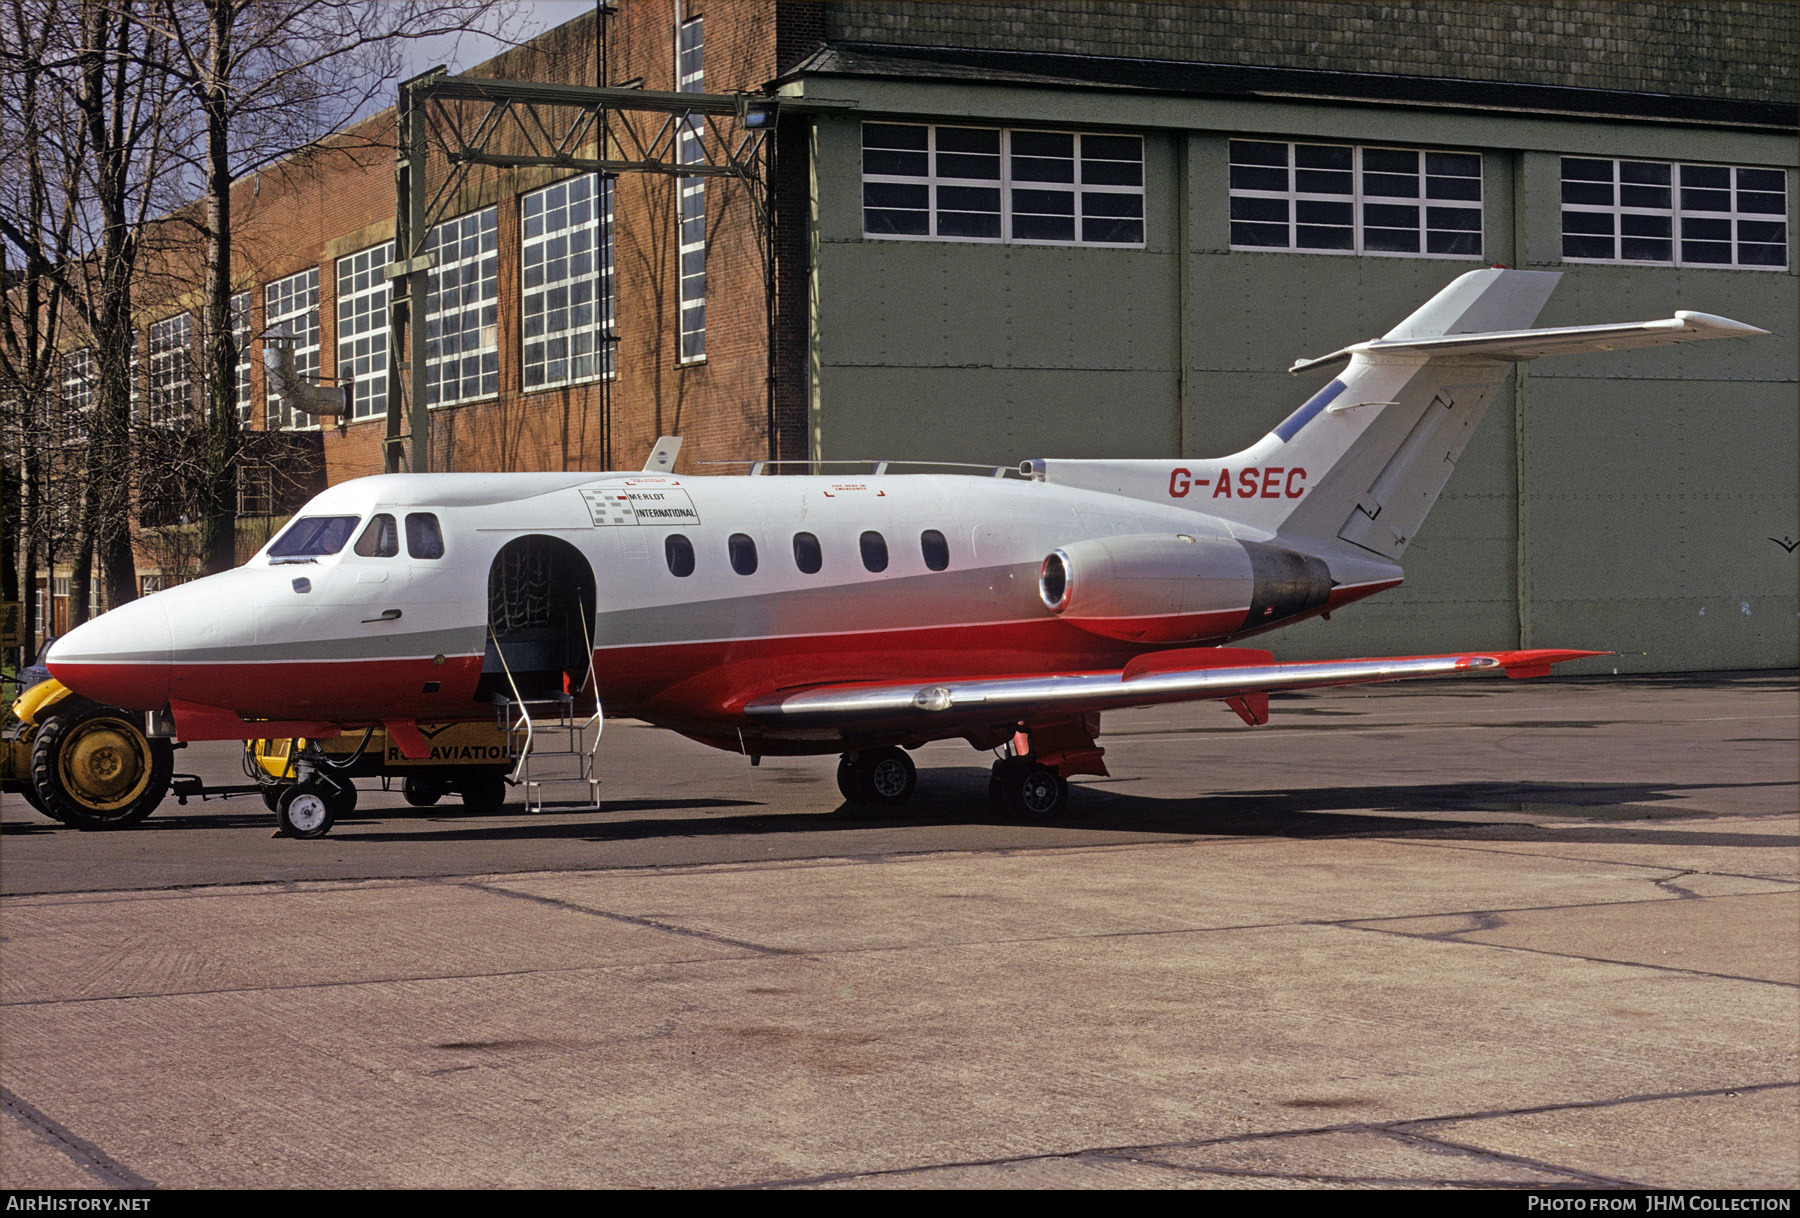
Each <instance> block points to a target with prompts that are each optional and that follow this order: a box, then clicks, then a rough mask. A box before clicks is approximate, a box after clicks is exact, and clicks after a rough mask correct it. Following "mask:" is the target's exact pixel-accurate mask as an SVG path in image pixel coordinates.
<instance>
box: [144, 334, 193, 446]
mask: <svg viewBox="0 0 1800 1218" xmlns="http://www.w3.org/2000/svg"><path fill="white" fill-rule="evenodd" d="M192 336H193V323H192V322H191V321H190V320H189V318H188V315H187V314H186V313H177V314H176V315H175V316H173V317H170V318H167V319H166V320H163V321H159V322H156V323H155V324H153V325H152V326H151V327H150V425H151V426H152V427H172V426H175V425H176V424H178V423H185V422H187V420H188V416H189V415H191V414H192V413H193V410H194V400H193V364H192V353H191V351H190V345H191V343H192Z"/></svg>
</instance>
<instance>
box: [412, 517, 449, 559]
mask: <svg viewBox="0 0 1800 1218" xmlns="http://www.w3.org/2000/svg"><path fill="white" fill-rule="evenodd" d="M406 554H407V557H409V558H442V557H443V556H444V534H443V532H442V531H441V530H439V528H438V518H437V517H436V516H434V515H432V514H431V513H430V512H408V513H407V514H406Z"/></svg>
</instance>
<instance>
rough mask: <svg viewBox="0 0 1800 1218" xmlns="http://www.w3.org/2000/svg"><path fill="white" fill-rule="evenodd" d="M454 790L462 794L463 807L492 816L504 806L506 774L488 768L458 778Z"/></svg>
mask: <svg viewBox="0 0 1800 1218" xmlns="http://www.w3.org/2000/svg"><path fill="white" fill-rule="evenodd" d="M456 790H457V793H458V794H460V795H461V796H462V801H463V807H465V808H467V809H468V810H469V811H471V812H478V813H481V814H482V815H484V816H492V815H493V814H494V813H496V812H498V811H500V809H501V808H504V807H505V806H506V776H505V775H504V774H501V773H499V772H498V771H494V770H488V771H484V772H482V773H478V774H470V775H468V776H466V777H464V778H460V779H458V780H457V783H456Z"/></svg>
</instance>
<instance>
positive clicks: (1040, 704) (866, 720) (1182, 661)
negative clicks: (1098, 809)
mask: <svg viewBox="0 0 1800 1218" xmlns="http://www.w3.org/2000/svg"><path fill="white" fill-rule="evenodd" d="M1608 654H1610V653H1608V652H1604V651H1551V650H1533V651H1473V652H1461V653H1458V654H1455V655H1438V656H1398V657H1389V658H1378V659H1355V660H1322V661H1301V662H1296V663H1283V664H1277V663H1274V662H1273V660H1272V658H1271V657H1270V655H1269V653H1268V652H1266V651H1257V650H1252V649H1249V648H1224V647H1216V648H1189V649H1183V650H1180V651H1172V652H1161V653H1156V654H1151V655H1146V656H1140V657H1138V658H1137V659H1136V660H1133V661H1132V662H1131V663H1130V664H1127V665H1126V666H1125V667H1124V668H1123V669H1119V670H1116V671H1110V672H1082V673H1070V674H1056V673H1045V674H1042V675H1025V676H1010V677H978V678H971V679H968V680H951V681H941V682H929V681H928V682H919V681H905V682H902V681H886V682H880V683H871V684H839V685H823V686H813V687H809V688H803V689H794V690H784V691H777V692H775V693H773V694H770V695H768V696H765V697H762V698H758V699H756V700H754V701H752V702H751V703H749V704H748V705H747V706H745V707H744V713H745V714H746V715H748V716H749V717H750V718H752V719H755V720H758V721H759V722H762V723H767V724H769V725H770V726H776V725H779V726H782V727H833V728H838V729H844V730H855V731H867V730H874V729H881V730H900V731H905V730H909V729H915V730H921V731H929V732H930V733H931V734H932V735H934V736H935V735H940V734H943V733H944V729H945V728H955V727H958V726H960V725H963V724H967V725H970V726H978V725H986V724H995V723H1012V722H1024V721H1028V720H1032V719H1039V718H1044V717H1050V716H1055V717H1061V716H1063V715H1075V714H1085V713H1087V712H1089V711H1103V710H1120V709H1123V708H1126V707H1134V706H1154V705H1157V704H1159V703H1164V702H1193V701H1204V700H1208V699H1218V700H1221V701H1226V702H1229V703H1231V705H1232V708H1233V709H1234V710H1236V711H1237V712H1238V714H1239V715H1240V716H1242V717H1243V718H1244V719H1245V720H1246V721H1247V722H1252V723H1261V722H1264V721H1266V720H1267V719H1268V695H1269V694H1270V693H1273V692H1277V691H1285V690H1295V689H1318V688H1322V687H1325V686H1332V685H1365V684H1373V683H1375V682H1379V681H1404V680H1410V679H1412V678H1415V677H1460V676H1475V675H1479V674H1483V673H1486V674H1493V675H1498V674H1499V673H1505V674H1506V675H1507V676H1509V677H1540V676H1545V675H1547V674H1548V673H1549V671H1550V666H1551V665H1552V664H1560V663H1562V662H1563V661H1565V660H1576V659H1581V658H1583V657H1585V656H1597V655H1608ZM950 734H954V732H952V733H950Z"/></svg>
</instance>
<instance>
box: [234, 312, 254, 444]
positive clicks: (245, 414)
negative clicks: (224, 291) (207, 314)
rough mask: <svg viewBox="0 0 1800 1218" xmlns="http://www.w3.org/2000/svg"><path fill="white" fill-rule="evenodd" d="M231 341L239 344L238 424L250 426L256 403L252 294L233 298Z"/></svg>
mask: <svg viewBox="0 0 1800 1218" xmlns="http://www.w3.org/2000/svg"><path fill="white" fill-rule="evenodd" d="M231 341H232V342H234V343H236V344H237V352H238V358H237V409H238V422H239V423H242V424H243V425H244V426H245V427H248V426H250V407H251V405H252V404H253V403H254V402H255V401H256V397H255V394H254V393H253V391H252V390H251V388H250V360H251V350H250V293H248V292H239V293H237V294H236V295H234V296H233V297H232V298H231Z"/></svg>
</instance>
